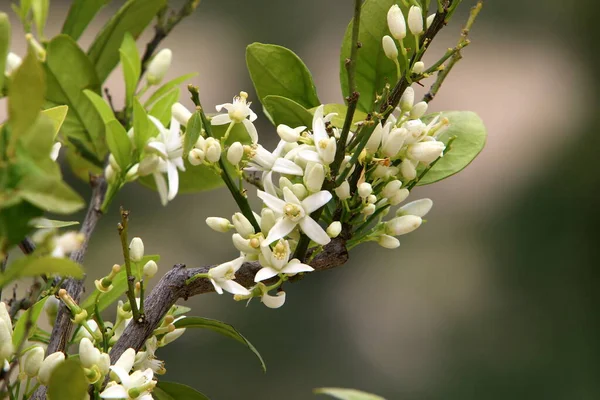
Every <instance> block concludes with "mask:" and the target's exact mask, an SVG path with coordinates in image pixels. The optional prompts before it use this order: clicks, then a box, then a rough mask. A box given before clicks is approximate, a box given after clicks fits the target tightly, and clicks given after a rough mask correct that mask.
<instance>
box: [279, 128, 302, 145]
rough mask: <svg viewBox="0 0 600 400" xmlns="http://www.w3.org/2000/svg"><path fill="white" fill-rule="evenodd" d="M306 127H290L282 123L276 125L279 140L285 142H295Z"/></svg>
mask: <svg viewBox="0 0 600 400" xmlns="http://www.w3.org/2000/svg"><path fill="white" fill-rule="evenodd" d="M305 129H306V127H305V126H299V127H297V128H291V127H289V126H287V125H284V124H279V125H277V134H278V135H279V137H280V138H281V140H283V141H285V142H287V143H296V142H297V141H298V139H300V134H301V133H302V132H303V131H304V130H305Z"/></svg>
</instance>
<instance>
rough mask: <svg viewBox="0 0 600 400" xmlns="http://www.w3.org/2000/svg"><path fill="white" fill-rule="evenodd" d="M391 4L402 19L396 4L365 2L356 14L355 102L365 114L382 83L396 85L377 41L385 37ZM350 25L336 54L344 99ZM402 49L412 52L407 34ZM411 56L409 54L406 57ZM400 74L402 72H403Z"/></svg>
mask: <svg viewBox="0 0 600 400" xmlns="http://www.w3.org/2000/svg"><path fill="white" fill-rule="evenodd" d="M394 4H398V5H399V6H400V9H401V10H402V12H403V13H404V16H405V17H406V16H407V15H408V12H407V7H406V6H405V5H404V3H403V2H401V1H400V0H365V2H364V3H363V5H362V8H361V13H360V29H359V34H358V41H359V42H360V44H361V47H360V48H359V49H358V52H357V58H356V67H355V80H356V88H357V92H358V93H360V97H359V99H358V105H357V107H358V109H359V110H361V111H364V112H366V113H368V112H370V111H372V110H373V108H374V101H375V96H376V95H377V93H379V94H381V92H382V90H383V88H384V87H385V84H386V83H389V84H390V85H391V86H392V87H393V86H394V84H395V83H396V80H397V77H396V65H395V64H394V62H393V61H391V60H390V59H388V58H387V57H386V56H385V53H384V51H383V46H382V45H381V39H382V38H383V36H385V35H389V34H390V32H389V29H388V26H387V22H386V21H387V12H388V11H389V9H390V7H391V6H392V5H394ZM351 42H352V22H350V24H349V25H348V29H346V34H345V35H344V40H343V42H342V50H341V53H340V83H341V85H342V94H343V95H344V98H346V97H348V95H349V94H350V93H349V89H348V71H347V69H346V60H347V59H348V58H349V57H350V50H351V48H352V45H355V44H354V43H351ZM404 47H406V48H414V47H415V46H414V36H413V35H412V34H411V33H410V32H408V33H407V35H406V37H405V38H404ZM408 56H409V57H410V56H411V52H409V53H408ZM403 72H404V71H403Z"/></svg>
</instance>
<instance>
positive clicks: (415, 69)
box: [412, 61, 425, 74]
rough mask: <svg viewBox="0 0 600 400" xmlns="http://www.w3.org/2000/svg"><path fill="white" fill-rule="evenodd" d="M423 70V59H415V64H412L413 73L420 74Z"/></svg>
mask: <svg viewBox="0 0 600 400" xmlns="http://www.w3.org/2000/svg"><path fill="white" fill-rule="evenodd" d="M423 71H425V63H424V62H423V61H417V62H416V63H415V65H413V69H412V72H413V74H422V73H423Z"/></svg>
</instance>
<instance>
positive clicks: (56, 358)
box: [38, 351, 65, 385]
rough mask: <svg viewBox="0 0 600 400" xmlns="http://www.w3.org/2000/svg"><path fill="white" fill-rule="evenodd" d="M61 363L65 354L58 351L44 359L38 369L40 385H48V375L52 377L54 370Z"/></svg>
mask: <svg viewBox="0 0 600 400" xmlns="http://www.w3.org/2000/svg"><path fill="white" fill-rule="evenodd" d="M63 361H65V354H64V353H62V352H60V351H57V352H56V353H52V354H50V355H49V356H48V357H46V358H45V359H44V361H42V364H41V365H40V369H39V371H38V381H39V382H40V383H41V384H42V385H47V384H48V383H50V375H52V372H54V369H55V368H56V367H57V366H58V365H59V364H60V363H62V362H63Z"/></svg>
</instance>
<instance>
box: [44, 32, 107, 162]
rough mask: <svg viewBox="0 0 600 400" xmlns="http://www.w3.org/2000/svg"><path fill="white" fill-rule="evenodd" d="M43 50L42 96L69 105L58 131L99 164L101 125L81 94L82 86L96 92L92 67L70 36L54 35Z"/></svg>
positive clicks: (102, 142)
mask: <svg viewBox="0 0 600 400" xmlns="http://www.w3.org/2000/svg"><path fill="white" fill-rule="evenodd" d="M46 51H47V58H46V73H47V79H48V89H47V94H46V99H47V100H48V102H49V103H51V104H53V105H63V104H64V105H67V106H69V112H68V113H67V118H66V120H65V123H64V124H63V128H62V132H63V134H64V135H65V136H66V137H67V139H68V140H69V141H70V142H72V143H74V144H75V143H80V144H81V145H82V146H83V147H85V148H86V149H87V150H88V151H89V152H90V154H92V155H93V156H94V157H95V158H96V161H97V162H98V163H100V164H102V162H101V160H102V159H103V158H104V156H105V155H106V144H105V138H104V124H103V122H102V118H101V117H100V115H99V114H98V112H97V111H96V107H95V106H94V104H93V103H92V102H91V100H90V99H89V98H88V96H86V95H85V94H84V90H85V89H89V90H91V91H94V92H96V93H98V92H99V91H100V82H99V81H98V77H97V76H96V73H95V71H94V67H93V65H92V64H91V63H90V60H89V59H88V58H87V56H86V55H85V53H83V51H81V49H80V48H79V47H78V46H77V43H75V42H74V41H73V39H72V38H71V37H70V36H67V35H59V36H56V37H55V38H54V39H52V40H51V41H50V43H48V47H47V49H46Z"/></svg>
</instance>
